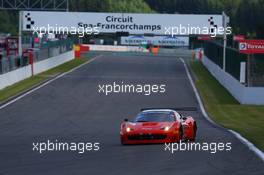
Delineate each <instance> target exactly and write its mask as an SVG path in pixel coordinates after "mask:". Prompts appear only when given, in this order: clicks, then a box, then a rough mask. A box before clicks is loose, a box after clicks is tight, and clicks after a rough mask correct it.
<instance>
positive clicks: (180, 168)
mask: <svg viewBox="0 0 264 175" xmlns="http://www.w3.org/2000/svg"><path fill="white" fill-rule="evenodd" d="M122 81H123V82H124V83H128V84H166V92H165V93H163V94H152V95H150V96H144V95H142V94H132V93H120V94H109V95H107V96H106V95H104V94H102V93H98V85H99V84H112V83H113V82H122ZM179 106H197V107H198V103H197V100H196V98H195V95H194V92H193V90H192V87H191V84H190V82H189V80H188V78H187V74H186V72H185V69H184V66H183V64H182V62H181V61H180V60H179V59H178V58H177V56H175V57H169V56H167V57H166V56H148V55H144V56H139V55H130V56H129V55H122V54H104V55H103V56H102V57H100V58H97V59H96V60H94V61H93V62H91V63H89V64H86V65H85V66H83V67H81V68H79V69H77V70H75V71H73V72H71V73H69V74H67V75H65V76H63V77H61V78H59V79H57V80H55V81H53V82H52V83H50V84H48V85H46V86H44V87H42V88H40V89H38V90H36V91H34V92H33V93H31V94H29V95H27V96H26V97H24V98H22V99H20V100H18V101H16V102H15V103H13V104H11V105H9V106H7V107H5V108H3V109H1V110H0V140H1V141H0V174H1V175H14V174H17V175H21V174H25V175H68V174H69V175H73V174H74V175H81V174H86V175H95V174H107V175H119V174H126V175H130V174H131V175H140V174H149V175H150V174H151V175H162V174H166V175H167V174H174V175H175V174H181V175H185V174H214V175H218V174H226V175H227V174H247V175H248V174H264V166H263V162H262V161H261V160H260V159H259V158H258V157H257V156H256V155H255V154H254V153H253V152H252V151H250V150H249V149H248V148H247V147H246V146H245V145H243V144H242V143H241V142H240V141H239V140H238V139H236V138H235V137H234V136H233V135H232V134H231V133H229V132H228V131H225V130H224V129H221V128H218V127H215V126H213V125H212V124H210V123H209V122H208V121H207V120H206V119H205V118H204V117H203V116H202V115H201V113H200V112H199V111H198V112H195V111H194V112H189V113H190V114H192V115H193V117H194V118H195V119H196V120H197V123H198V133H197V142H208V143H211V142H224V143H226V142H231V143H232V150H231V151H219V152H217V153H215V154H213V153H210V151H176V152H174V154H172V153H171V152H169V151H165V150H164V148H165V146H164V145H163V144H161V145H160V144H157V145H135V146H121V145H120V140H119V129H120V128H119V127H120V122H121V121H122V120H123V119H124V118H129V119H132V118H133V117H134V116H135V115H136V114H137V113H138V112H139V110H140V109H141V108H144V107H179ZM56 139H57V140H58V141H61V142H99V143H100V150H99V151H90V152H85V153H84V154H79V153H77V152H70V151H68V152H67V151H60V152H59V151H58V152H55V151H53V152H52V151H50V152H48V151H46V152H43V153H42V154H39V153H38V152H37V151H32V148H33V146H32V143H33V142H46V141H47V140H51V141H55V140H56Z"/></svg>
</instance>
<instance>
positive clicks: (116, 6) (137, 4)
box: [70, 0, 153, 13]
mask: <svg viewBox="0 0 264 175" xmlns="http://www.w3.org/2000/svg"><path fill="white" fill-rule="evenodd" d="M70 10H71V11H89V12H130V13H150V12H153V11H152V10H151V9H150V7H149V6H148V5H147V4H146V3H145V2H144V0H133V1H132V0H71V1H70Z"/></svg>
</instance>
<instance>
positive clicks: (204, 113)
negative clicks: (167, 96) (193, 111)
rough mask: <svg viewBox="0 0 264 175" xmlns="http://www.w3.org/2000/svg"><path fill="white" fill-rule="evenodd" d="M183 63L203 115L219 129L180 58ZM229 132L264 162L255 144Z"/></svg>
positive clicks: (263, 154)
mask: <svg viewBox="0 0 264 175" xmlns="http://www.w3.org/2000/svg"><path fill="white" fill-rule="evenodd" d="M180 60H181V62H182V63H183V65H184V68H185V71H186V73H187V76H188V79H189V80H190V83H191V86H192V88H193V91H194V93H195V96H196V98H197V100H198V103H199V106H200V109H201V111H202V114H203V116H204V117H205V118H206V119H207V120H208V121H209V122H210V123H212V124H213V125H215V126H217V127H219V125H218V124H217V123H215V122H214V121H213V120H212V119H211V118H210V117H209V116H208V114H207V113H206V111H205V109H204V106H203V102H202V100H201V97H200V95H199V93H198V91H197V89H196V87H195V85H194V82H193V79H192V77H191V74H190V72H189V69H188V68H187V66H186V63H185V61H184V60H183V59H182V58H180ZM227 130H228V131H229V132H231V133H232V134H233V135H234V136H235V137H236V138H237V139H238V140H240V141H241V142H242V143H243V144H244V145H246V146H247V147H248V148H249V149H250V150H252V151H253V152H254V153H255V154H256V155H257V156H258V157H259V158H260V159H261V160H262V161H263V162H264V153H263V152H262V151H261V150H260V149H258V148H257V147H256V146H255V145H254V144H253V143H251V142H250V141H248V140H247V139H246V138H244V137H243V136H241V135H240V134H239V133H237V132H236V131H233V130H231V129H227Z"/></svg>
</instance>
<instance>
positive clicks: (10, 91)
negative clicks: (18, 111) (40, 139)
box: [0, 58, 88, 102]
mask: <svg viewBox="0 0 264 175" xmlns="http://www.w3.org/2000/svg"><path fill="white" fill-rule="evenodd" d="M86 61H88V59H85V58H80V59H74V60H71V61H69V62H66V63H64V64H62V65H59V66H57V67H55V68H52V69H50V70H48V71H45V72H43V73H40V74H37V75H35V76H33V77H30V78H27V79H25V80H22V81H20V82H18V83H16V84H14V85H11V86H8V87H6V88H4V89H2V90H0V102H3V101H5V100H7V99H8V98H10V97H12V96H14V95H17V94H19V93H20V92H23V91H26V90H28V89H30V88H31V87H32V86H34V85H37V84H39V83H41V82H43V81H45V80H47V79H49V78H51V77H54V76H56V75H58V74H61V73H64V72H67V71H69V70H71V69H73V68H74V67H77V66H79V65H81V64H83V63H85V62H86Z"/></svg>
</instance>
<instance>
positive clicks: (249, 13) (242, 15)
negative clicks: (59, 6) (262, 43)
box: [0, 0, 264, 38]
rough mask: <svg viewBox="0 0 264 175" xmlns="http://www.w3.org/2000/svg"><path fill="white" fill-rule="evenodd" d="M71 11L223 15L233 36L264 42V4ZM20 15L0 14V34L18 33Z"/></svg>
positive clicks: (184, 2)
mask: <svg viewBox="0 0 264 175" xmlns="http://www.w3.org/2000/svg"><path fill="white" fill-rule="evenodd" d="M69 8H70V11H84V12H85V11H89V12H131V13H172V14H174V13H180V14H221V13H222V11H225V12H226V13H227V14H228V16H230V25H231V27H232V28H233V33H236V34H245V35H247V36H248V37H250V38H264V20H263V19H264V0H69ZM17 24H18V13H17V12H14V11H3V10H0V33H2V32H4V33H7V32H8V33H12V34H16V33H17V28H18V27H17V26H18V25H17Z"/></svg>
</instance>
